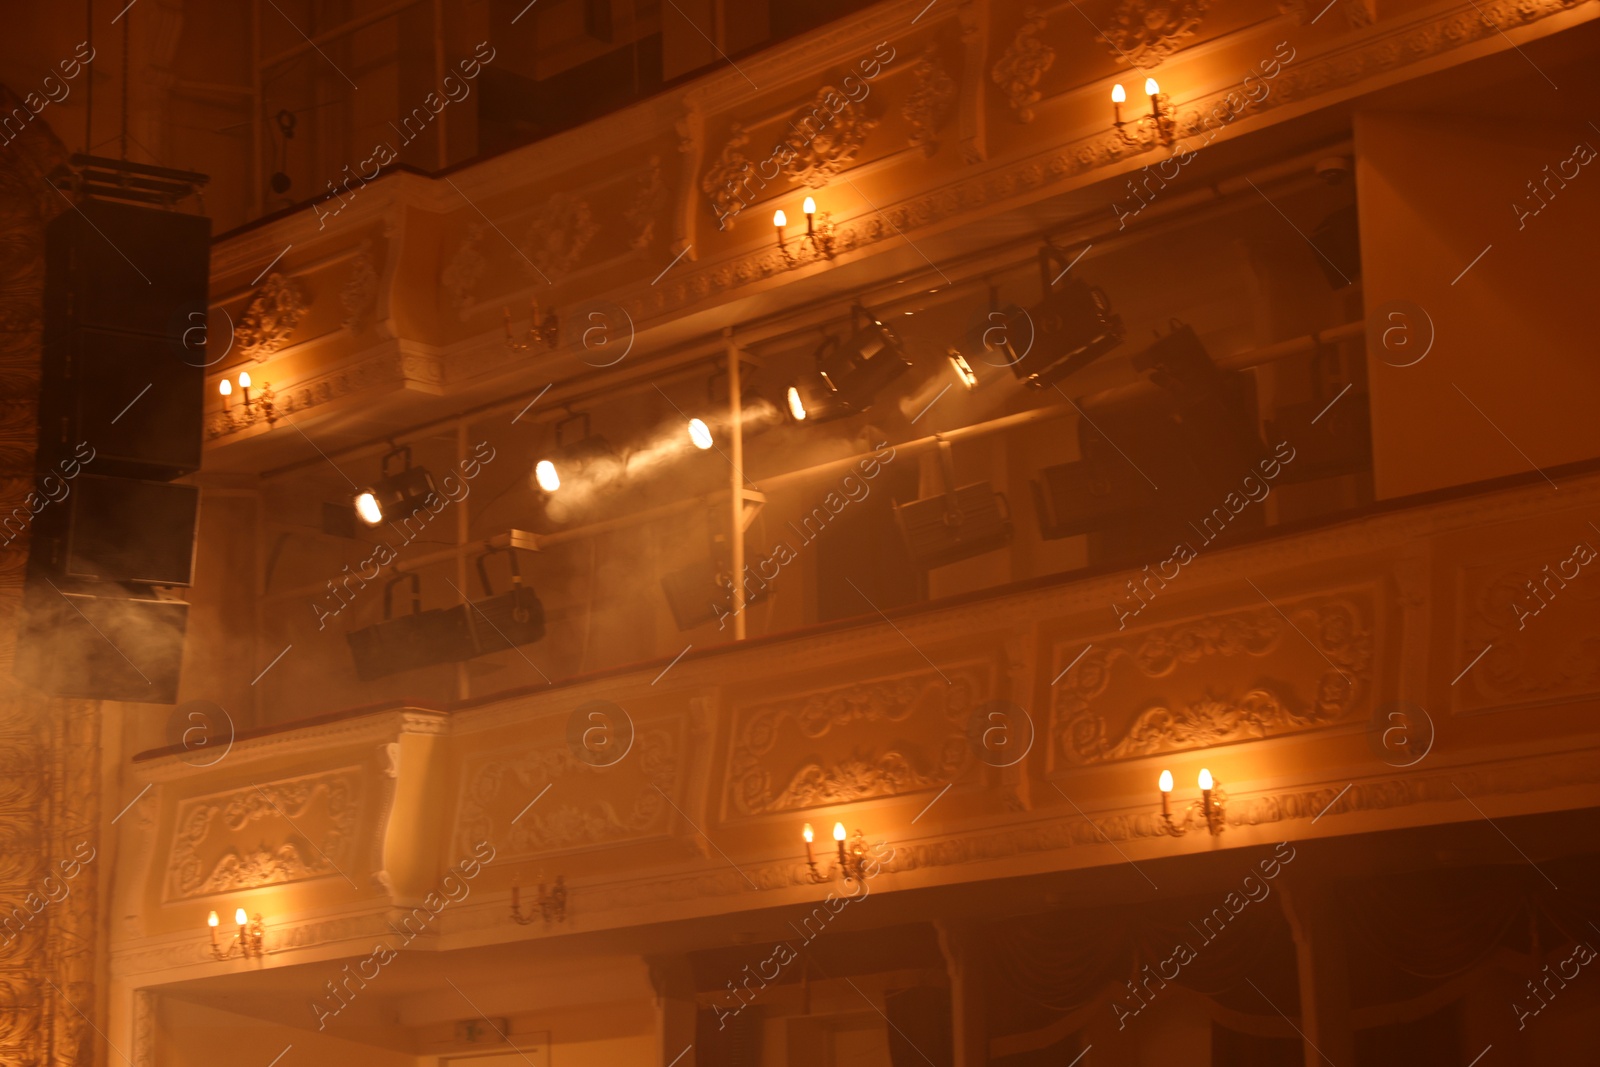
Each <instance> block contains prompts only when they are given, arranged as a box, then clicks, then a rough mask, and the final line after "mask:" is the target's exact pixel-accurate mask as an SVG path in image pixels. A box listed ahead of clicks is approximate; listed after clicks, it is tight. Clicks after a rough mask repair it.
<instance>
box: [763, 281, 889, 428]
mask: <svg viewBox="0 0 1600 1067" xmlns="http://www.w3.org/2000/svg"><path fill="white" fill-rule="evenodd" d="M850 319H851V332H850V336H849V337H847V338H846V339H844V340H843V341H841V340H839V339H838V338H836V337H829V338H828V339H827V340H825V341H823V342H822V345H821V346H820V347H819V348H818V349H817V352H816V363H817V369H816V370H815V371H812V372H810V373H808V374H805V375H802V376H801V378H800V379H799V380H798V381H796V382H795V383H794V384H793V385H791V386H790V387H789V391H788V394H787V396H788V401H789V414H790V415H791V416H793V417H794V419H795V421H797V422H799V421H803V420H807V419H809V420H812V421H817V422H824V421H827V420H829V419H841V418H845V417H847V416H850V415H859V414H860V413H862V412H864V411H866V410H867V409H868V408H870V407H871V406H872V402H873V400H874V399H875V398H876V397H877V395H878V393H879V392H880V391H881V390H882V389H883V388H884V387H885V386H887V385H888V384H889V383H890V382H892V381H894V380H895V379H896V378H898V377H900V376H901V375H902V374H904V373H905V372H906V371H908V370H910V369H911V361H910V360H909V359H907V358H906V354H905V349H904V348H903V347H902V346H901V344H900V339H899V338H898V337H896V336H895V335H894V332H893V331H892V330H890V329H889V328H888V327H887V326H885V325H884V324H883V323H881V322H879V321H878V320H877V319H875V318H873V316H872V314H871V312H869V311H867V309H866V308H864V307H862V306H861V305H860V304H857V305H855V306H854V307H852V308H851V309H850Z"/></svg>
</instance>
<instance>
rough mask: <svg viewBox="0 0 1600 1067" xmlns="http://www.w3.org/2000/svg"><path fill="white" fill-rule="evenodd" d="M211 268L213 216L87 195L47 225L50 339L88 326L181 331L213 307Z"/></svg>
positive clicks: (150, 331)
mask: <svg viewBox="0 0 1600 1067" xmlns="http://www.w3.org/2000/svg"><path fill="white" fill-rule="evenodd" d="M210 268H211V220H210V219H209V218H207V217H206V216H204V215H180V214H178V213H177V212H173V211H161V210H157V209H155V208H148V207H136V206H134V205H131V204H120V203H116V202H114V201H110V200H81V201H79V202H78V203H76V204H74V205H73V207H72V209H71V210H68V211H63V212H62V213H61V214H60V215H57V216H56V218H55V220H54V221H52V222H51V223H50V226H49V228H48V229H47V230H46V231H45V286H44V315H45V321H44V330H45V339H46V340H47V341H49V340H53V339H55V338H56V337H59V336H61V335H62V334H65V333H67V332H69V331H71V330H73V329H80V328H82V329H102V330H113V331H120V332H123V333H142V334H147V335H150V336H162V337H177V336H180V335H181V334H182V332H183V330H184V329H186V328H187V327H188V326H189V325H190V324H191V319H190V317H189V316H190V314H191V313H193V312H195V311H199V312H201V313H202V314H203V313H204V312H205V310H206V292H207V281H208V277H207V275H208V273H209V271H210ZM196 321H203V320H196Z"/></svg>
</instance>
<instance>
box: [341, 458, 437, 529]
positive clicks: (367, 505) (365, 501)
mask: <svg viewBox="0 0 1600 1067" xmlns="http://www.w3.org/2000/svg"><path fill="white" fill-rule="evenodd" d="M396 459H399V460H400V461H401V463H402V466H401V468H400V469H399V470H398V471H391V470H390V469H389V468H390V464H391V463H392V462H393V461H394V460H396ZM382 471H383V477H381V478H379V479H378V481H377V483H376V484H375V485H372V486H371V487H369V488H367V489H363V490H362V491H361V492H359V493H357V494H356V497H355V500H354V505H355V509H356V515H357V517H359V518H360V519H361V521H362V522H364V523H366V524H367V525H368V526H376V525H378V523H380V522H383V521H384V519H386V518H388V519H393V518H403V517H405V516H407V515H411V514H412V513H414V512H415V511H416V510H417V509H418V508H420V507H424V506H425V502H426V501H427V499H428V497H430V496H432V495H434V493H435V490H434V485H433V475H432V474H430V473H429V472H428V468H426V467H413V466H412V465H411V449H410V447H409V446H406V445H402V446H400V447H399V448H396V449H394V450H392V451H391V452H389V453H388V454H387V455H385V456H384V457H383V466H382Z"/></svg>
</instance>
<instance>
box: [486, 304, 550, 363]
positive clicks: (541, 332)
mask: <svg viewBox="0 0 1600 1067" xmlns="http://www.w3.org/2000/svg"><path fill="white" fill-rule="evenodd" d="M528 307H529V308H530V309H531V310H532V311H533V322H532V323H531V324H530V325H529V326H528V328H527V330H526V331H524V332H523V334H522V337H521V338H520V339H519V338H518V337H517V335H516V333H515V332H514V331H513V330H512V329H511V309H510V308H502V309H501V310H502V311H504V312H505V316H506V347H507V348H509V349H510V350H511V351H513V352H531V351H535V350H537V349H541V348H544V349H551V348H555V347H556V346H557V345H559V344H560V343H561V320H560V318H559V317H557V315H556V313H555V312H554V311H547V312H545V313H544V315H543V316H541V315H540V314H539V301H537V300H529V301H528Z"/></svg>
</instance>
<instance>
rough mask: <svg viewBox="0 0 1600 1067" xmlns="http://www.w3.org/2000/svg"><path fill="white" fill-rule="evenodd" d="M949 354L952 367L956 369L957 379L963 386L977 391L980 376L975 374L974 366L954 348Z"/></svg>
mask: <svg viewBox="0 0 1600 1067" xmlns="http://www.w3.org/2000/svg"><path fill="white" fill-rule="evenodd" d="M949 354H950V366H951V367H953V368H954V369H955V372H956V377H957V378H959V379H960V380H961V384H962V385H964V386H966V387H967V388H968V389H976V388H977V387H978V375H977V374H976V373H974V372H973V369H972V364H970V363H968V362H967V357H966V356H963V355H962V354H961V353H960V352H957V351H956V350H955V349H953V348H952V349H950V353H949Z"/></svg>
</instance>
